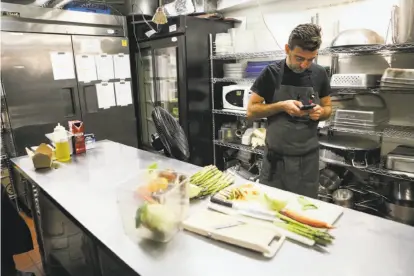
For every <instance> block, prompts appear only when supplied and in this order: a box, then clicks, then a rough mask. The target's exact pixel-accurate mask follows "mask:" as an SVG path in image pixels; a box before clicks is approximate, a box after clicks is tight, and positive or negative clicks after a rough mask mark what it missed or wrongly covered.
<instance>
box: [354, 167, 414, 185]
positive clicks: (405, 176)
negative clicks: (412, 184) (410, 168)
mask: <svg viewBox="0 0 414 276" xmlns="http://www.w3.org/2000/svg"><path fill="white" fill-rule="evenodd" d="M361 171H363V172H367V173H372V174H377V175H383V176H388V177H392V178H398V179H402V180H407V181H414V174H413V173H406V172H397V171H391V170H387V169H385V168H382V166H381V167H380V166H379V167H368V168H364V169H361Z"/></svg>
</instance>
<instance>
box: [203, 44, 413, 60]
mask: <svg viewBox="0 0 414 276" xmlns="http://www.w3.org/2000/svg"><path fill="white" fill-rule="evenodd" d="M393 52H414V43H404V44H377V45H360V46H350V47H348V46H347V47H329V48H325V49H322V50H320V51H319V55H323V56H335V55H338V54H350V55H352V54H388V53H393ZM212 53H213V52H212ZM284 56H285V51H282V50H278V51H267V52H246V53H231V54H212V55H211V59H218V60H229V59H253V58H272V57H276V58H277V57H284Z"/></svg>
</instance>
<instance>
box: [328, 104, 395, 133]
mask: <svg viewBox="0 0 414 276" xmlns="http://www.w3.org/2000/svg"><path fill="white" fill-rule="evenodd" d="M388 121H389V113H388V110H387V108H385V107H382V108H375V107H350V108H341V109H337V110H336V113H335V117H334V119H333V126H334V128H336V129H344V130H346V129H361V130H367V131H371V130H372V131H379V130H381V129H383V128H384V127H385V125H386V124H387V123H388Z"/></svg>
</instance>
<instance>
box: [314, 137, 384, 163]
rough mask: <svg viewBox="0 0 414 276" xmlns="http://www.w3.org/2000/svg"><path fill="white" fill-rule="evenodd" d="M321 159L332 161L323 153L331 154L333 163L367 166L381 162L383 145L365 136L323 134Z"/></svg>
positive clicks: (320, 142)
mask: <svg viewBox="0 0 414 276" xmlns="http://www.w3.org/2000/svg"><path fill="white" fill-rule="evenodd" d="M319 145H320V151H319V154H320V156H319V157H320V159H321V160H322V161H324V162H330V161H331V160H330V158H326V159H325V156H323V155H321V154H330V155H331V156H333V157H331V158H333V161H334V162H333V163H337V164H340V165H346V166H352V167H355V168H367V167H368V166H370V165H375V164H378V163H379V162H380V159H381V158H380V157H381V146H380V144H379V143H378V142H375V141H372V140H370V139H366V138H363V137H354V136H349V135H335V136H323V137H320V138H319Z"/></svg>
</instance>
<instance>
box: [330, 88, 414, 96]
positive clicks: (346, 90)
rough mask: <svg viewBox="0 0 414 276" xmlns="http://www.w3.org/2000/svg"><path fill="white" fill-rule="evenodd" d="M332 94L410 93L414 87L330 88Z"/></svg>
mask: <svg viewBox="0 0 414 276" xmlns="http://www.w3.org/2000/svg"><path fill="white" fill-rule="evenodd" d="M332 92H333V93H332V94H338V95H358V94H361V93H369V94H376V95H380V94H386V93H394V94H406V93H407V94H412V93H414V88H413V89H412V90H408V89H403V90H389V89H381V88H367V89H353V88H332Z"/></svg>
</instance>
